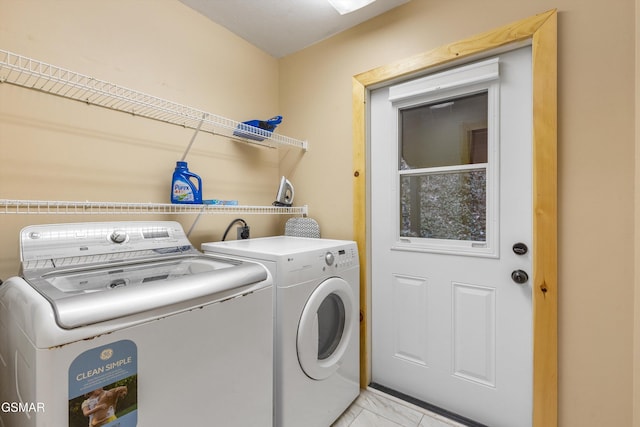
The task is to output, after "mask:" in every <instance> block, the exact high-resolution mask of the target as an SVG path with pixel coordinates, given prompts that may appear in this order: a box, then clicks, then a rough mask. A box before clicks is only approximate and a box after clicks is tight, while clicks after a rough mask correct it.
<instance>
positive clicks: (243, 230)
mask: <svg viewBox="0 0 640 427" xmlns="http://www.w3.org/2000/svg"><path fill="white" fill-rule="evenodd" d="M236 231H237V233H238V235H237V237H236V238H237V239H238V240H244V239H248V238H249V226H248V225H246V226H244V227H238V228H237V229H236Z"/></svg>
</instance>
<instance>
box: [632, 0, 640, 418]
mask: <svg viewBox="0 0 640 427" xmlns="http://www.w3.org/2000/svg"><path fill="white" fill-rule="evenodd" d="M635 17H636V27H635V36H636V55H635V70H636V81H635V84H636V90H635V95H636V110H635V111H636V113H635V117H636V121H635V132H636V155H635V162H636V163H635V164H636V166H635V173H636V175H635V212H634V214H635V215H634V216H635V221H634V225H635V253H634V255H635V257H634V258H635V264H634V267H635V269H634V271H635V282H634V283H635V311H634V313H635V322H634V329H633V340H634V350H633V360H634V361H635V364H634V394H633V396H634V398H633V402H634V407H633V421H634V424H633V425H634V427H640V362H638V361H640V256H639V255H640V215H639V212H640V170H639V168H638V165H640V120H639V119H638V115H639V114H640V0H636V15H635Z"/></svg>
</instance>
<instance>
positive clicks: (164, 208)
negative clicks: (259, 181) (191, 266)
mask: <svg viewBox="0 0 640 427" xmlns="http://www.w3.org/2000/svg"><path fill="white" fill-rule="evenodd" d="M0 214H22V215H23V214H33V215H114V214H115V215H149V214H163V215H167V214H244V215H305V216H306V215H307V214H308V208H307V206H306V205H305V206H292V207H286V206H241V205H237V206H234V205H189V204H172V203H121V202H88V201H87V202H73V201H51V200H9V199H0Z"/></svg>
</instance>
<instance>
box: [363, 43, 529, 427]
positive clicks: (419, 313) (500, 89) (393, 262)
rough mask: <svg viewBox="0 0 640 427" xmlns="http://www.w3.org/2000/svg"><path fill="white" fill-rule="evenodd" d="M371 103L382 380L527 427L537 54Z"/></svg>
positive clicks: (505, 58) (377, 354)
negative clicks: (533, 59) (533, 65)
mask: <svg viewBox="0 0 640 427" xmlns="http://www.w3.org/2000/svg"><path fill="white" fill-rule="evenodd" d="M370 99H371V102H370V123H371V125H370V132H371V133H370V140H371V151H370V154H371V174H370V176H371V183H370V184H371V199H370V200H371V206H370V210H371V245H372V248H371V257H372V258H371V269H372V272H371V273H372V274H371V277H372V294H371V298H372V382H374V383H377V384H380V385H383V386H385V387H388V388H390V389H393V390H396V391H399V392H401V393H404V394H406V395H410V396H412V397H415V398H417V399H420V400H423V401H425V402H428V403H431V404H433V405H436V406H438V407H440V408H443V409H446V410H448V411H450V412H453V413H456V414H458V415H461V416H463V417H466V418H469V419H472V420H474V421H477V422H480V423H483V424H487V425H490V426H494V427H499V426H505V427H518V426H530V425H531V419H532V315H531V301H532V299H531V281H530V280H528V277H527V276H529V275H530V274H531V265H532V260H531V249H532V212H531V209H532V202H531V200H532V176H531V174H532V157H531V141H532V135H531V132H532V103H531V100H532V94H531V48H530V47H525V48H520V49H517V50H513V51H510V52H507V53H504V54H500V55H499V56H496V57H494V58H491V59H487V60H482V61H478V62H476V63H472V64H466V65H464V66H459V67H456V68H452V69H450V70H445V71H440V72H438V73H434V74H431V75H427V76H423V77H419V78H415V79H414V80H411V81H408V82H403V83H399V84H395V85H392V86H389V87H384V88H380V89H376V90H374V91H372V92H371V97H370Z"/></svg>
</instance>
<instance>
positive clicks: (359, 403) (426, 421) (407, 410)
mask: <svg viewBox="0 0 640 427" xmlns="http://www.w3.org/2000/svg"><path fill="white" fill-rule="evenodd" d="M452 426H455V427H464V424H460V423H458V422H456V421H452V420H450V419H448V418H445V417H443V416H441V415H438V414H435V413H433V412H430V411H428V410H426V409H423V408H420V407H419V406H415V405H413V404H411V403H409V402H405V401H403V400H400V399H398V398H396V397H394V396H390V395H388V394H385V393H383V392H381V391H378V390H375V389H372V388H368V389H366V390H362V391H361V392H360V396H358V398H357V399H356V400H355V402H353V403H352V404H351V406H350V407H349V408H348V409H347V410H346V411H345V412H344V413H343V414H342V416H341V417H340V418H339V419H338V420H337V421H336V422H335V423H333V424H332V425H331V427H452Z"/></svg>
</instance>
